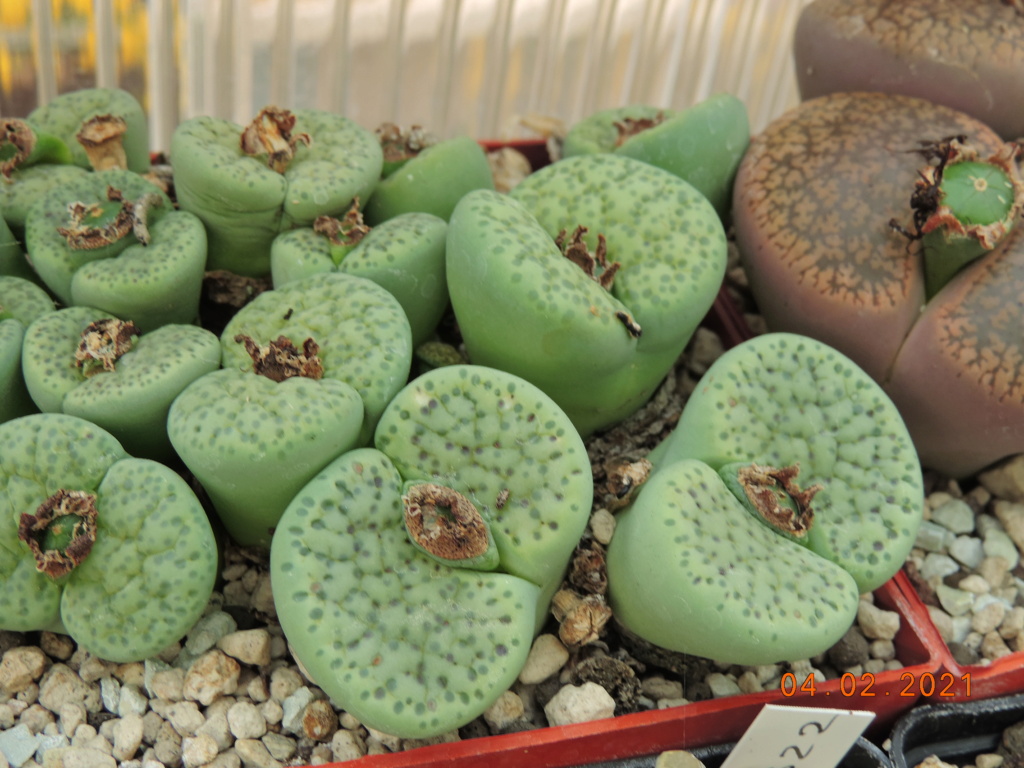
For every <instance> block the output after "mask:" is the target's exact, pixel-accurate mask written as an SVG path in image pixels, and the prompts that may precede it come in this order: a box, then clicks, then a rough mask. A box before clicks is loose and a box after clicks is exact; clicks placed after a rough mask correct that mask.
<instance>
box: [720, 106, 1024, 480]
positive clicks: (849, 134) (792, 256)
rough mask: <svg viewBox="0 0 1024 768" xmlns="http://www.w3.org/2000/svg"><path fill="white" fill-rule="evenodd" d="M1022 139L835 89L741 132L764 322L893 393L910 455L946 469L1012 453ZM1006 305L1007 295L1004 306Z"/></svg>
mask: <svg viewBox="0 0 1024 768" xmlns="http://www.w3.org/2000/svg"><path fill="white" fill-rule="evenodd" d="M1018 152H1019V150H1018V148H1017V147H1016V146H1015V145H1014V144H1007V143H1005V142H1003V141H1002V140H1001V139H1000V138H999V136H997V135H996V134H995V132H993V131H992V130H991V129H990V128H988V127H987V126H985V125H983V124H982V123H980V122H978V121H977V120H975V119H973V118H971V117H969V116H968V115H965V114H963V113H960V112H955V111H953V110H951V109H949V108H948V107H942V106H939V105H937V104H934V103H931V102H927V101H924V100H922V99H915V98H910V97H907V96H895V95H889V94H884V93H863V92H862V93H836V94H832V95H830V96H824V97H820V98H817V99H814V100H811V101H808V102H804V103H803V104H801V105H800V106H798V107H796V108H794V109H793V110H791V111H790V112H788V113H786V114H785V115H782V116H781V117H779V118H778V119H777V120H775V121H774V122H772V123H771V124H770V125H769V126H768V127H767V128H766V129H765V130H764V132H762V133H761V134H760V135H759V136H756V137H755V138H754V140H753V141H752V143H751V147H750V151H749V152H748V153H747V154H746V156H745V157H744V159H743V162H742V164H741V166H740V171H739V175H738V177H737V181H736V195H735V207H734V217H735V231H736V243H737V246H738V249H739V252H740V257H741V261H742V264H743V266H744V269H745V272H746V274H747V276H748V279H749V283H750V287H751V290H752V292H753V295H754V298H755V300H756V302H757V305H758V308H759V310H760V311H761V313H762V315H763V316H764V318H765V321H766V322H767V325H768V327H769V329H771V330H775V331H788V332H795V333H802V334H806V335H809V336H813V337H814V338H817V339H819V340H820V341H823V342H825V343H826V344H829V345H831V346H833V347H835V348H836V349H838V350H839V351H841V352H843V353H844V354H846V355H848V356H849V357H850V358H851V359H853V361H854V362H856V363H857V364H858V365H859V366H861V367H862V368H863V369H864V370H865V371H867V373H868V374H870V375H871V376H872V377H873V378H874V379H875V380H876V381H878V382H879V383H880V384H881V385H882V386H883V387H884V388H885V389H886V391H887V392H888V393H889V395H890V397H891V398H892V399H893V401H894V402H895V403H896V405H897V407H898V408H899V409H900V412H901V414H902V415H903V418H904V421H905V422H906V424H907V427H908V429H909V430H910V433H911V435H913V437H914V442H915V444H916V446H917V450H918V453H919V454H920V457H921V461H922V463H923V464H924V465H925V466H926V467H928V468H931V469H935V470H938V471H941V472H944V473H946V474H949V475H953V476H956V477H962V476H966V475H969V474H971V473H973V472H976V471H978V470H979V469H981V468H983V467H984V466H986V465H987V464H990V463H992V462H994V461H997V460H998V459H1000V458H1003V457H1005V456H1008V455H1011V454H1015V453H1019V452H1020V451H1022V450H1024V441H1022V439H1021V435H1020V434H1019V433H1018V431H1016V430H1008V429H1005V425H1006V424H1014V423H1019V422H1020V421H1021V420H1022V419H1024V397H1021V395H1020V393H1021V391H1022V390H1021V386H1020V384H1019V381H1020V380H1021V378H1022V373H1021V370H1020V366H1019V365H1017V363H1016V361H1017V360H1019V359H1020V357H1021V355H1020V348H1021V347H1022V345H1024V334H1022V333H1021V329H1020V325H1019V324H1017V323H1014V322H1013V321H1012V320H1010V319H1009V316H1008V314H1007V313H1008V312H1012V311H1013V310H1011V309H1010V307H1011V306H1016V305H1017V302H1018V298H1019V297H1018V294H1019V290H1017V289H1016V288H1015V287H1014V286H1019V285H1020V281H1021V280H1022V279H1024V263H1022V261H1024V254H1022V250H1024V241H1022V240H1021V238H1020V217H1021V208H1022V206H1024V194H1022V192H1024V187H1022V185H1021V181H1020V179H1021V177H1020V171H1019V169H1018V167H1017V165H1018V157H1017V154H1018ZM1008 302H1009V303H1008Z"/></svg>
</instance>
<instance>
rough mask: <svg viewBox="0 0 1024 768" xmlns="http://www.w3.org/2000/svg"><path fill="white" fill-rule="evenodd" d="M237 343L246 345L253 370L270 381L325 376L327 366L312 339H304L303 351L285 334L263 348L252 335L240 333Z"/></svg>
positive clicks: (236, 339)
mask: <svg viewBox="0 0 1024 768" xmlns="http://www.w3.org/2000/svg"><path fill="white" fill-rule="evenodd" d="M235 343H240V344H244V345H245V351H246V352H247V353H248V354H249V357H251V358H252V369H253V372H255V373H257V374H259V375H260V376H266V377H267V378H268V379H270V380H271V381H277V382H281V381H284V380H285V379H290V378H292V377H293V376H304V377H305V378H307V379H321V378H323V375H324V366H323V363H321V362H320V358H319V357H317V356H316V355H317V352H319V351H320V347H319V346H318V345H317V343H316V342H315V341H313V339H312V338H307V339H306V340H305V341H304V342H302V352H299V350H298V349H296V347H295V345H294V344H292V342H291V339H288V338H287V337H285V336H278V337H277V339H276V340H275V341H272V342H270V343H269V344H267V346H265V347H261V346H259V345H258V344H257V343H256V342H255V341H254V340H253V339H252V338H251V337H250V336H246V335H245V334H241V333H240V334H238V335H237V336H235Z"/></svg>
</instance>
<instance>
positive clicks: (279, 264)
mask: <svg viewBox="0 0 1024 768" xmlns="http://www.w3.org/2000/svg"><path fill="white" fill-rule="evenodd" d="M447 233H448V225H447V223H446V222H445V221H444V219H441V218H438V217H437V216H434V215H433V214H430V213H403V214H399V215H398V216H395V217H394V218H392V219H388V220H387V221H385V222H383V223H381V224H378V225H377V226H376V227H369V226H367V225H366V224H364V223H363V221H362V216H361V214H360V213H359V211H358V209H357V208H356V207H355V206H353V208H352V209H351V210H350V211H349V212H348V213H347V214H346V215H345V216H344V217H343V218H342V219H335V218H333V217H322V218H320V219H317V221H316V222H314V226H313V227H312V228H302V229H294V230H292V231H291V232H285V233H284V234H281V235H278V236H277V237H276V238H275V239H274V243H273V245H272V246H271V249H270V273H271V276H272V279H273V283H274V286H275V287H280V286H282V285H285V284H286V283H289V282H291V281H293V280H297V279H300V278H302V277H305V276H307V275H313V274H322V273H325V272H335V271H338V272H346V273H348V274H350V275H357V276H359V277H365V278H367V279H369V280H372V281H373V282H375V283H377V284H378V285H380V286H381V287H383V288H385V289H387V291H388V292H389V293H391V294H392V295H393V296H394V297H395V298H396V299H398V303H399V304H401V305H402V309H404V310H405V314H406V317H408V318H409V325H410V327H411V328H412V342H413V347H414V348H415V347H418V346H419V345H420V344H422V343H424V342H425V341H427V340H428V339H429V338H430V337H431V336H432V335H433V333H434V330H435V329H436V328H437V324H438V322H440V320H441V316H442V315H443V314H444V311H445V309H447V307H448V285H447V282H446V279H445V259H444V246H445V239H446V237H447Z"/></svg>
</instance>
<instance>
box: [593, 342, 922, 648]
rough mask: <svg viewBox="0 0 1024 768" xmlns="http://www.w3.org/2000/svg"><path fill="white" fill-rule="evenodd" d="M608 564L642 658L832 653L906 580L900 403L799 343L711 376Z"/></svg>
mask: <svg viewBox="0 0 1024 768" xmlns="http://www.w3.org/2000/svg"><path fill="white" fill-rule="evenodd" d="M650 458H651V461H652V462H653V464H654V471H653V474H652V475H651V476H650V478H649V479H648V480H647V482H646V483H645V484H644V485H643V486H642V487H641V488H640V490H639V493H638V494H637V496H636V498H635V499H634V500H633V503H632V504H631V505H630V507H629V508H628V509H627V510H626V511H624V512H620V513H619V514H618V515H617V518H616V520H617V522H616V527H615V536H614V537H613V538H612V540H611V543H610V545H609V548H608V553H607V571H608V582H609V587H608V589H609V595H610V602H611V605H612V609H613V610H614V612H615V616H616V619H617V620H618V621H620V622H622V624H623V625H624V626H625V627H626V628H627V629H628V630H629V631H631V632H633V633H635V634H637V635H639V636H640V637H642V638H643V639H645V640H646V641H648V642H651V643H654V644H656V645H659V646H661V647H663V648H667V649H669V650H673V651H680V652H683V653H689V654H693V655H697V656H703V657H706V658H712V659H715V660H717V661H723V662H729V663H737V664H768V663H774V662H778V661H791V660H793V659H799V658H807V657H810V656H814V655H815V654H817V653H821V652H823V651H825V650H827V649H828V648H829V647H830V646H831V645H832V644H834V643H835V642H836V641H837V640H838V639H839V638H841V637H842V636H843V635H844V634H845V633H846V631H847V630H848V629H849V628H850V626H851V624H852V623H853V620H854V617H855V616H856V613H857V605H858V602H859V596H860V594H862V593H865V592H870V591H872V590H874V589H876V588H877V587H879V586H881V585H882V584H883V583H885V582H886V581H887V580H888V579H890V578H891V577H892V576H893V574H895V573H896V571H898V570H899V569H900V567H901V566H902V565H903V563H904V561H905V560H906V557H907V555H908V554H909V552H910V549H911V547H912V546H913V544H914V541H915V538H916V536H917V529H918V526H919V525H920V521H921V515H922V510H923V502H924V492H923V484H922V478H921V467H920V465H919V464H918V462H917V455H916V453H915V450H914V446H913V443H912V442H911V440H910V436H909V435H908V433H907V430H906V428H905V426H904V425H903V422H902V420H901V419H900V416H899V413H898V412H897V411H896V408H895V407H894V406H893V404H892V402H891V401H890V400H889V399H888V398H887V397H886V395H885V393H884V392H882V390H881V388H880V387H879V386H878V385H877V384H875V383H874V382H873V381H872V380H871V379H870V378H869V377H868V376H867V374H865V373H864V372H863V371H862V370H860V369H859V368H858V367H857V366H856V365H854V364H853V363H852V362H851V361H850V360H849V359H848V358H846V357H844V356H843V355H841V354H840V353H838V352H836V351H835V350H833V349H831V348H829V347H827V346H825V345H824V344H821V343H820V342H817V341H814V340H813V339H809V338H806V337H801V336H796V335H793V334H783V333H774V334H766V335H763V336H759V337H756V338H754V339H751V340H749V341H746V342H744V343H743V344H741V345H739V346H737V347H735V348H733V349H731V350H729V351H728V352H726V353H725V354H724V355H722V356H721V357H720V358H719V359H718V360H716V361H715V363H713V364H712V366H711V367H710V368H709V369H708V370H707V372H706V373H705V374H704V377H703V378H702V379H701V381H700V382H699V383H698V387H697V389H696V391H695V392H694V393H693V395H692V396H691V398H690V400H689V401H688V402H687V403H686V406H685V407H684V409H683V413H682V416H681V417H680V419H679V422H678V424H677V426H676V428H675V430H674V431H673V432H672V434H671V435H670V436H669V437H668V438H667V439H666V440H665V442H663V443H662V444H661V445H659V446H658V447H657V448H655V450H654V451H653V452H652V453H651V456H650Z"/></svg>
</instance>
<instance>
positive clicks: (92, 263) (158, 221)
mask: <svg viewBox="0 0 1024 768" xmlns="http://www.w3.org/2000/svg"><path fill="white" fill-rule="evenodd" d="M25 229H26V231H25V238H26V243H27V247H28V252H29V255H30V258H31V261H32V265H33V267H34V268H35V270H36V272H37V273H38V274H39V276H40V277H41V278H42V280H43V281H44V282H45V283H46V285H47V287H48V288H49V289H50V290H51V291H53V293H54V295H56V296H57V297H58V298H59V299H60V300H61V301H62V302H63V303H64V304H66V305H83V306H91V307H96V308H99V309H102V310H104V311H106V312H109V313H111V314H114V315H117V316H118V317H122V318H128V319H131V320H132V321H133V322H135V323H136V324H137V325H138V327H139V328H141V329H142V330H143V331H152V330H155V329H156V328H159V327H160V326H162V325H166V324H169V323H192V322H195V321H196V319H197V318H198V315H199V295H200V291H201V289H202V282H203V269H204V265H205V263H206V233H205V230H204V229H203V225H202V222H200V220H199V219H198V218H197V217H195V216H193V215H192V214H191V213H187V212H185V211H177V210H174V207H173V205H172V204H171V201H170V199H169V198H168V197H167V195H166V194H165V193H164V192H163V191H162V190H160V189H159V188H158V187H156V186H155V185H153V184H152V183H150V182H149V181H147V180H146V179H145V178H144V177H142V176H139V175H138V174H135V173H132V172H131V171H124V170H111V171H101V172H96V173H90V174H86V175H85V176H83V177H81V179H79V180H78V181H77V182H75V183H73V184H67V185H62V186H60V187H58V188H55V189H52V190H50V191H49V192H47V193H46V194H45V196H44V197H43V198H42V199H41V200H39V201H38V202H37V203H36V204H35V205H34V206H33V207H32V209H31V211H30V212H29V215H28V220H27V221H26V228H25Z"/></svg>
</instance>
